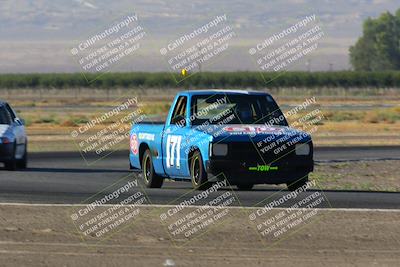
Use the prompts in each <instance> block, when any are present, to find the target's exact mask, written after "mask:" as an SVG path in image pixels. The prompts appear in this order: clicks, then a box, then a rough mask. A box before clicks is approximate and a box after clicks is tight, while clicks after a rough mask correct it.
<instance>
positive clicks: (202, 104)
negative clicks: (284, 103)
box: [190, 94, 287, 126]
mask: <svg viewBox="0 0 400 267" xmlns="http://www.w3.org/2000/svg"><path fill="white" fill-rule="evenodd" d="M191 103H192V104H191V105H192V106H191V117H190V119H191V123H192V125H201V124H206V123H207V124H208V123H209V124H220V125H221V124H268V125H281V126H287V121H286V119H285V117H284V115H283V114H282V112H281V110H280V109H279V107H278V105H277V104H276V102H275V101H274V99H273V98H272V97H271V96H269V95H244V94H240V95H239V94H216V95H196V96H193V97H192V102H191Z"/></svg>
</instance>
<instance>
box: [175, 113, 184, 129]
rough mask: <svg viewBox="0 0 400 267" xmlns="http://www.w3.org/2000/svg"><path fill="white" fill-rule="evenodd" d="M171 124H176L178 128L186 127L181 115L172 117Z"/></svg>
mask: <svg viewBox="0 0 400 267" xmlns="http://www.w3.org/2000/svg"><path fill="white" fill-rule="evenodd" d="M171 123H172V124H177V125H178V126H180V127H184V126H186V120H185V117H183V116H182V115H177V116H175V117H173V118H172V120H171Z"/></svg>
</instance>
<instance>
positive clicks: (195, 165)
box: [190, 151, 211, 190]
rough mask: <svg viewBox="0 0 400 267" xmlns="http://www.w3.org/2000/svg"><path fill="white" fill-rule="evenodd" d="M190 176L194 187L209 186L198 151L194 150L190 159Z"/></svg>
mask: <svg viewBox="0 0 400 267" xmlns="http://www.w3.org/2000/svg"><path fill="white" fill-rule="evenodd" d="M190 178H191V181H192V186H193V188H194V189H198V190H204V189H207V188H209V187H210V186H211V183H210V182H208V180H207V173H206V171H205V170H204V165H203V159H202V157H201V154H200V152H199V151H195V152H194V153H193V155H192V157H191V159H190Z"/></svg>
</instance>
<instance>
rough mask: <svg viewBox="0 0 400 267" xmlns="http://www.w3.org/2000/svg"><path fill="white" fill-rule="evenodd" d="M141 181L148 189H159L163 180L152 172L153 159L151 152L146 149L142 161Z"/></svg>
mask: <svg viewBox="0 0 400 267" xmlns="http://www.w3.org/2000/svg"><path fill="white" fill-rule="evenodd" d="M142 171H143V181H144V184H145V185H146V187H148V188H161V186H162V184H163V182H164V178H162V177H160V176H158V175H157V174H156V172H155V171H154V166H153V159H152V158H151V152H150V150H149V149H147V150H146V151H145V152H144V155H143V160H142Z"/></svg>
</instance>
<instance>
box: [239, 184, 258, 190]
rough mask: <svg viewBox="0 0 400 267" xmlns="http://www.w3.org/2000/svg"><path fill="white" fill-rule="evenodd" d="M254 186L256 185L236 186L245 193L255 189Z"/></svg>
mask: <svg viewBox="0 0 400 267" xmlns="http://www.w3.org/2000/svg"><path fill="white" fill-rule="evenodd" d="M253 186H254V184H237V185H236V187H237V188H238V189H239V190H243V191H246V190H251V189H253Z"/></svg>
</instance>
